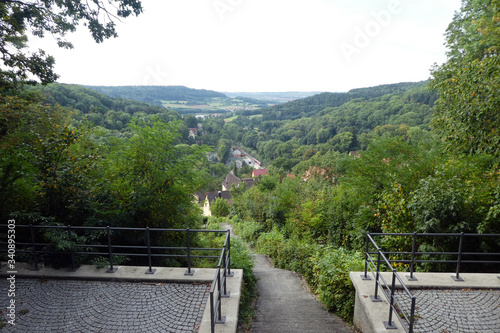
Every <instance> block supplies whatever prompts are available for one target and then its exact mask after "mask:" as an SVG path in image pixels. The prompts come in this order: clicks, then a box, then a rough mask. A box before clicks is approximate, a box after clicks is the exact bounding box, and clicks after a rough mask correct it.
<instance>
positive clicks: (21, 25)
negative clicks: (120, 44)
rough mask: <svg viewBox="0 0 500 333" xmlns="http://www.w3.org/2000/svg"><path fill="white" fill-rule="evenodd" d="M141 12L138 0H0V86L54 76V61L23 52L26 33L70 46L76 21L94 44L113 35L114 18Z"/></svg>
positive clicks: (46, 55)
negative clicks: (0, 0)
mask: <svg viewBox="0 0 500 333" xmlns="http://www.w3.org/2000/svg"><path fill="white" fill-rule="evenodd" d="M141 12H142V6H141V2H140V1H139V0H109V1H102V0H92V1H84V0H72V1H59V0H4V1H2V2H1V3H0V54H1V60H2V62H3V66H4V68H2V69H1V70H0V87H4V86H10V85H12V84H14V83H16V82H19V81H21V82H28V83H34V82H35V80H33V79H32V78H31V77H32V76H34V77H36V78H37V79H38V80H39V81H40V82H42V83H49V82H53V81H55V80H56V79H57V77H58V76H57V74H56V73H55V72H54V68H53V67H54V63H55V60H54V58H53V57H52V56H50V55H48V54H46V53H45V51H43V50H38V52H33V53H31V52H28V51H26V47H27V42H28V33H29V32H31V34H33V35H34V36H38V37H44V36H45V35H46V34H51V35H53V36H54V37H55V38H56V40H57V44H58V45H59V46H60V47H64V48H72V47H73V45H72V44H71V42H69V41H68V40H66V38H65V37H66V34H67V33H68V32H73V31H75V30H76V27H77V26H78V25H79V24H83V25H84V26H86V27H87V28H88V29H89V31H90V33H91V35H92V37H93V38H94V40H95V41H96V42H98V43H100V42H102V41H104V39H108V38H111V37H117V32H116V29H115V23H114V22H115V21H116V20H119V19H120V18H126V17H128V16H130V15H139V14H140V13H141Z"/></svg>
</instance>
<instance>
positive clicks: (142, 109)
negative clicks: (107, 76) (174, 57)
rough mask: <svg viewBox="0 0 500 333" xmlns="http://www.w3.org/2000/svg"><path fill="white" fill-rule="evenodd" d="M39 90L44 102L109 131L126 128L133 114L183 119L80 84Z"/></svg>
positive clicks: (165, 111) (174, 113) (51, 85)
mask: <svg viewBox="0 0 500 333" xmlns="http://www.w3.org/2000/svg"><path fill="white" fill-rule="evenodd" d="M33 89H35V88H33ZM36 89H39V90H40V91H41V93H42V97H43V101H44V103H47V104H50V105H56V104H59V105H61V106H63V107H68V108H70V109H73V110H74V111H76V113H77V114H76V116H75V117H76V118H78V117H81V116H83V115H85V116H86V117H87V119H89V120H90V121H91V122H93V123H94V124H96V125H100V126H103V127H105V128H108V129H115V130H121V129H123V128H124V127H125V126H126V124H127V123H128V122H129V121H130V119H132V117H133V116H134V115H153V114H158V115H161V117H162V118H164V119H166V120H175V119H181V115H180V114H179V113H178V112H175V111H172V110H169V109H167V108H164V107H162V106H158V105H151V104H148V103H144V102H140V101H136V100H130V99H124V98H116V97H109V96H107V95H105V94H103V93H100V92H97V91H95V90H92V89H89V88H85V87H83V86H79V85H69V84H59V83H52V84H49V85H46V86H37V88H36Z"/></svg>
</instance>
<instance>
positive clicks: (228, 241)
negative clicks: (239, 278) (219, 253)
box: [224, 230, 234, 277]
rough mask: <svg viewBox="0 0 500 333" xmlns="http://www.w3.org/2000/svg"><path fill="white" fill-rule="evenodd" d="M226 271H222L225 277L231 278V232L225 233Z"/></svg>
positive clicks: (232, 274)
mask: <svg viewBox="0 0 500 333" xmlns="http://www.w3.org/2000/svg"><path fill="white" fill-rule="evenodd" d="M226 237H227V249H226V251H227V271H226V270H224V273H225V276H226V277H233V276H234V273H231V230H228V231H227V236H226Z"/></svg>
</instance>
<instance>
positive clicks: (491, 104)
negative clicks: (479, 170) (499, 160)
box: [432, 0, 500, 157]
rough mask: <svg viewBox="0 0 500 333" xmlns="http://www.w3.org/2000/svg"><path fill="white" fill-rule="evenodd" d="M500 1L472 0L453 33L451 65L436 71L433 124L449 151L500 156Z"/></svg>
mask: <svg viewBox="0 0 500 333" xmlns="http://www.w3.org/2000/svg"><path fill="white" fill-rule="evenodd" d="M499 5H500V4H499V2H498V0H496V1H484V0H466V1H463V3H462V9H461V11H460V12H459V13H457V14H456V15H455V17H454V19H453V22H452V23H451V24H450V26H449V28H448V30H447V35H446V37H447V40H446V46H447V47H448V49H449V52H448V61H447V62H446V63H445V64H443V65H442V66H441V67H436V68H434V69H433V73H432V75H433V80H432V86H433V87H434V89H437V91H438V92H439V95H440V99H439V100H438V104H437V107H436V117H435V119H434V120H433V126H434V127H435V128H436V129H437V130H438V131H439V132H440V133H441V135H442V136H443V139H444V140H445V141H446V143H447V144H448V147H449V149H451V150H457V151H459V152H466V153H468V154H476V153H488V154H492V155H495V156H497V157H498V156H500V148H499V146H500V144H499V143H500V135H499V125H500V117H499V115H498V112H497V110H498V107H499V105H500V99H499V98H498V94H497V93H496V92H497V91H498V89H499V80H498V78H499V75H500V72H499V68H500V63H499V61H500V60H499V57H498V51H499V49H498V48H499V45H500V44H499V41H500V38H499V36H500V27H499V25H498V20H499V18H500V14H499V9H500V6H499Z"/></svg>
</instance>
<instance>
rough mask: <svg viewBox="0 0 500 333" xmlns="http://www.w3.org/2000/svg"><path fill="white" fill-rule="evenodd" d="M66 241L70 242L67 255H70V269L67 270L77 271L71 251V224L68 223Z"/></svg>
mask: <svg viewBox="0 0 500 333" xmlns="http://www.w3.org/2000/svg"><path fill="white" fill-rule="evenodd" d="M68 241H69V243H70V249H69V255H70V256H71V269H68V272H76V271H78V267H75V253H74V251H73V237H72V235H71V226H70V225H69V224H68Z"/></svg>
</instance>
